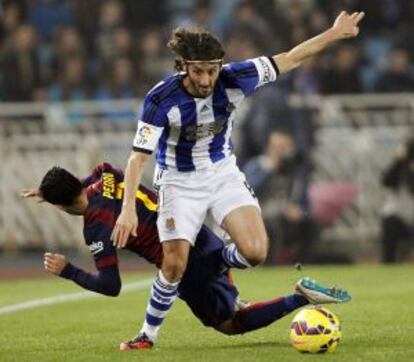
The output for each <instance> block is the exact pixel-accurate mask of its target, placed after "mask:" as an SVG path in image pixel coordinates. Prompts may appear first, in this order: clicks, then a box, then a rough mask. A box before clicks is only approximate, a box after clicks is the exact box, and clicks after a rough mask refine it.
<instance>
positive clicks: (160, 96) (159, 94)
mask: <svg viewBox="0 0 414 362" xmlns="http://www.w3.org/2000/svg"><path fill="white" fill-rule="evenodd" d="M180 87H181V86H180V74H179V73H175V74H172V75H170V76H168V77H167V78H165V79H164V80H162V81H161V82H159V83H158V84H156V85H155V86H154V87H153V88H151V90H150V91H149V92H148V93H147V95H146V96H145V101H147V102H148V101H150V102H152V103H155V104H156V105H158V106H162V105H163V104H164V103H166V102H168V101H169V100H170V98H171V97H172V96H173V95H174V94H176V93H177V92H178V91H179V90H180Z"/></svg>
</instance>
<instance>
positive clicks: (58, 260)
mask: <svg viewBox="0 0 414 362" xmlns="http://www.w3.org/2000/svg"><path fill="white" fill-rule="evenodd" d="M43 264H44V267H45V269H46V270H47V271H48V272H49V273H51V274H53V275H56V276H58V277H61V278H65V279H69V280H73V281H74V282H75V283H76V284H78V285H79V286H81V287H82V288H84V289H87V290H90V291H93V292H96V293H99V294H103V295H107V296H111V297H116V296H117V295H119V293H120V291H121V278H120V276H119V269H118V266H116V265H113V266H109V267H104V268H98V273H97V274H92V273H88V272H86V271H84V270H82V269H80V268H77V267H76V266H74V265H72V264H71V263H69V262H68V261H67V260H66V257H65V256H64V255H62V254H55V253H49V252H47V253H45V254H44V261H43Z"/></svg>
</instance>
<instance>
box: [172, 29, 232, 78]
mask: <svg viewBox="0 0 414 362" xmlns="http://www.w3.org/2000/svg"><path fill="white" fill-rule="evenodd" d="M167 45H168V47H169V48H170V49H171V50H172V51H173V52H174V53H175V54H176V55H178V58H177V59H176V60H175V68H176V69H177V70H182V69H183V66H184V63H185V61H187V60H205V61H209V60H216V59H222V58H223V57H224V54H225V51H224V49H223V46H222V45H221V43H220V42H219V41H218V40H217V38H215V37H214V36H213V35H212V34H210V33H209V32H208V31H207V30H204V29H201V28H177V29H175V30H174V31H173V34H172V36H171V39H170V40H169V42H168V44H167Z"/></svg>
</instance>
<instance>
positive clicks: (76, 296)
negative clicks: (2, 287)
mask: <svg viewBox="0 0 414 362" xmlns="http://www.w3.org/2000/svg"><path fill="white" fill-rule="evenodd" d="M151 284H152V279H146V280H141V281H139V282H134V283H128V284H125V286H123V287H122V293H125V292H130V291H134V290H144V289H146V288H148V287H149V286H150V285H151ZM101 296H102V295H101V294H99V293H93V292H89V291H86V292H79V293H66V294H58V295H55V296H53V297H48V298H42V299H33V300H29V301H27V302H23V303H17V304H10V305H5V306H4V307H0V315H5V314H11V313H15V312H19V311H22V310H28V309H34V308H38V307H43V306H46V305H54V304H60V303H66V302H73V301H77V300H83V299H91V298H95V297H101Z"/></svg>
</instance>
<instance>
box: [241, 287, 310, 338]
mask: <svg viewBox="0 0 414 362" xmlns="http://www.w3.org/2000/svg"><path fill="white" fill-rule="evenodd" d="M307 304H309V302H308V300H307V299H306V298H305V297H303V296H301V295H298V294H292V295H288V296H287V297H281V298H276V299H272V300H269V301H267V302H260V303H255V304H252V305H250V306H248V307H247V308H244V309H242V310H239V311H238V312H237V313H236V315H235V316H234V318H233V327H234V329H235V331H236V332H237V333H246V332H250V331H255V330H256V329H260V328H263V327H266V326H268V325H269V324H271V323H273V322H275V321H277V320H278V319H280V318H282V317H284V316H285V315H287V314H289V313H291V312H292V311H294V310H295V309H298V308H300V307H303V306H304V305H307Z"/></svg>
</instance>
